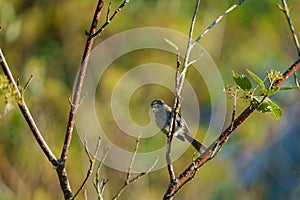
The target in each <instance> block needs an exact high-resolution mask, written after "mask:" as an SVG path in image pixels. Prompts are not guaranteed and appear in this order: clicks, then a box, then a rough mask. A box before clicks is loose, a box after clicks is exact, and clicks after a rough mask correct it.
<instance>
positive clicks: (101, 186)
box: [94, 149, 110, 200]
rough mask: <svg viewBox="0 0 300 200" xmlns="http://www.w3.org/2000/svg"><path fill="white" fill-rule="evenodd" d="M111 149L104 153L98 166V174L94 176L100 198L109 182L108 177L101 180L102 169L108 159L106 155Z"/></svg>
mask: <svg viewBox="0 0 300 200" xmlns="http://www.w3.org/2000/svg"><path fill="white" fill-rule="evenodd" d="M109 150H110V149H107V150H106V152H105V154H104V155H103V157H102V159H101V160H100V162H99V164H98V167H97V171H96V176H95V178H94V187H95V189H96V191H97V196H98V200H102V199H103V197H102V194H103V191H104V188H105V186H106V184H107V182H108V179H102V180H101V181H100V169H101V167H102V164H103V162H104V160H105V159H106V157H107V155H108V152H109Z"/></svg>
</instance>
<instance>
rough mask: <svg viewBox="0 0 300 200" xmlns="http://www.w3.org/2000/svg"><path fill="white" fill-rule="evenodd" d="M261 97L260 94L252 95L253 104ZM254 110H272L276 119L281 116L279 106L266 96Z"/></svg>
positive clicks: (257, 102)
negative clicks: (257, 95)
mask: <svg viewBox="0 0 300 200" xmlns="http://www.w3.org/2000/svg"><path fill="white" fill-rule="evenodd" d="M262 98H263V97H262V96H259V97H254V98H253V105H254V106H257V105H258V104H259V103H260V102H261V100H262ZM256 110H257V111H259V112H261V113H269V112H272V113H273V115H274V116H275V118H276V119H280V117H281V116H282V110H281V108H280V107H279V106H278V105H277V104H276V103H274V102H273V101H272V100H271V99H269V98H266V99H265V100H264V101H263V102H262V103H261V105H260V107H259V108H257V109H256Z"/></svg>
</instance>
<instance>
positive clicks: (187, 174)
mask: <svg viewBox="0 0 300 200" xmlns="http://www.w3.org/2000/svg"><path fill="white" fill-rule="evenodd" d="M299 67H300V58H299V59H298V60H297V61H296V62H295V63H294V64H293V65H291V66H290V67H289V68H288V69H287V70H286V71H285V72H284V73H283V74H282V76H283V78H282V79H280V80H278V81H276V82H275V83H274V84H273V87H280V86H281V85H282V84H283V83H284V82H285V81H286V80H287V78H288V77H289V76H291V75H292V74H293V73H295V72H296V70H297V69H299ZM265 98H267V96H264V98H263V100H264V99H265ZM263 100H262V101H261V102H263ZM258 106H260V104H259V105H257V106H256V107H255V106H254V105H252V104H251V105H250V106H248V107H247V108H246V109H245V110H244V111H243V112H242V113H241V114H240V115H239V116H238V117H237V118H236V119H235V120H234V123H233V125H232V124H230V125H229V126H228V127H227V128H226V130H225V131H223V133H221V135H220V136H219V138H218V139H217V140H215V141H214V142H213V143H212V144H211V145H210V147H209V148H208V149H207V151H206V152H205V153H203V154H202V155H200V156H199V157H198V158H197V159H196V160H195V161H194V162H193V163H192V164H191V165H190V166H189V167H188V168H186V169H185V171H183V172H182V173H181V174H180V175H179V176H178V177H177V179H176V181H173V182H171V183H170V185H169V187H168V190H167V192H166V193H165V196H164V199H170V198H171V197H173V196H174V195H175V194H176V193H177V192H178V191H179V189H180V188H181V187H182V186H183V185H185V184H186V183H187V182H189V181H190V180H192V179H193V178H194V176H195V174H196V172H197V170H198V169H199V168H200V167H201V166H202V165H203V164H204V163H206V162H207V161H209V160H210V159H211V158H212V157H214V154H215V152H216V151H217V150H218V149H219V148H221V146H222V144H223V143H224V142H225V141H226V139H227V138H228V137H229V136H230V134H231V133H232V132H233V131H234V130H235V129H236V128H237V127H238V126H239V125H240V124H241V123H242V122H244V121H245V120H246V119H247V118H248V117H249V116H250V115H251V114H252V113H253V111H254V110H255V109H256V108H257V107H258Z"/></svg>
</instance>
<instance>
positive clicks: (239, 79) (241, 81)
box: [232, 71, 252, 91]
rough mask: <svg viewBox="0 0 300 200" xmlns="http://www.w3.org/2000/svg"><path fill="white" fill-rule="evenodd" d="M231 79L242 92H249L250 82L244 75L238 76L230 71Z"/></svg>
mask: <svg viewBox="0 0 300 200" xmlns="http://www.w3.org/2000/svg"><path fill="white" fill-rule="evenodd" d="M232 78H233V80H234V82H235V83H236V84H237V85H238V86H239V87H240V88H242V90H246V91H249V90H250V89H251V88H252V84H251V82H250V80H249V79H248V78H247V77H246V76H245V75H243V74H242V75H238V74H236V73H235V72H234V71H232Z"/></svg>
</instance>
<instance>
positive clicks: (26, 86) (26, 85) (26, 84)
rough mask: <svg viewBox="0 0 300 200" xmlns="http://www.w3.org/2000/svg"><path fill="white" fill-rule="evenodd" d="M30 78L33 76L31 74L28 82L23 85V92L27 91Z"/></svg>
mask: <svg viewBox="0 0 300 200" xmlns="http://www.w3.org/2000/svg"><path fill="white" fill-rule="evenodd" d="M32 78H33V75H32V74H31V75H30V77H29V79H28V81H27V82H26V83H25V86H24V88H23V90H24V91H25V90H27V88H28V86H29V84H30V82H31V81H32Z"/></svg>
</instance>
